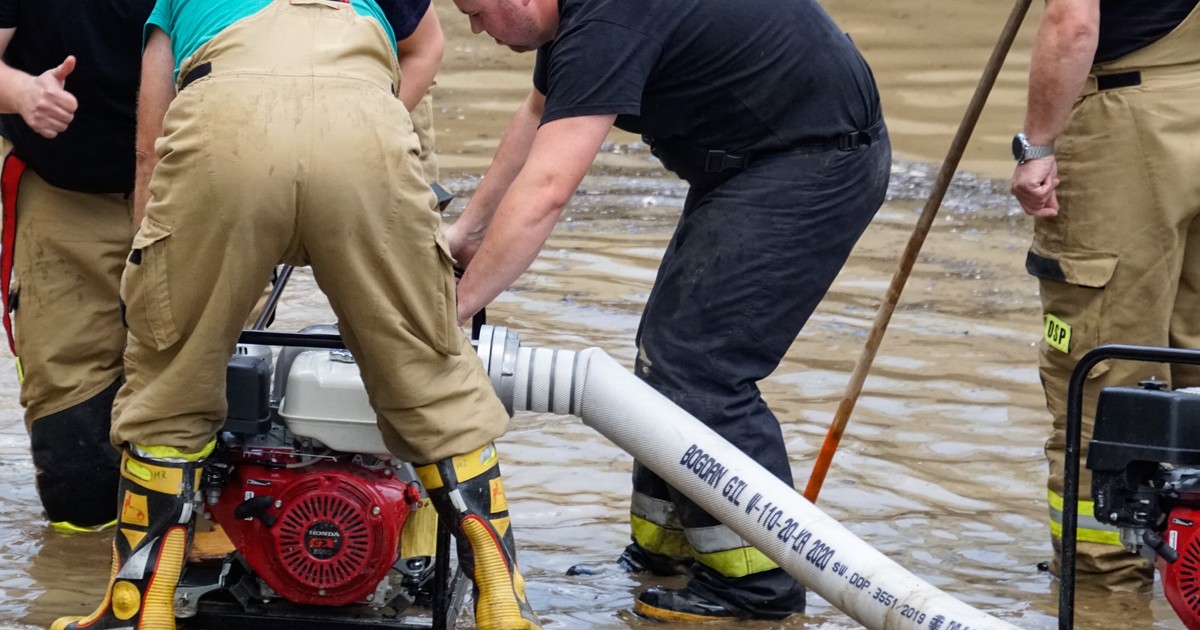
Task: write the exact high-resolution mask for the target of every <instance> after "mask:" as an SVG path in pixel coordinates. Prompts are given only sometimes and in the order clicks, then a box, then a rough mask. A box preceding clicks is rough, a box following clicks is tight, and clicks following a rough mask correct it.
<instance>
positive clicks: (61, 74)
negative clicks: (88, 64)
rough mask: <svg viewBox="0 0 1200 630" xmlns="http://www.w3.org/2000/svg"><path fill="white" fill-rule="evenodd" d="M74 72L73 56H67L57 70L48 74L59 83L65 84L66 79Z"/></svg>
mask: <svg viewBox="0 0 1200 630" xmlns="http://www.w3.org/2000/svg"><path fill="white" fill-rule="evenodd" d="M74 70H75V55H67V58H66V59H64V60H63V62H62V63H61V64H59V65H58V67H57V68H55V69H53V70H51V71H50V74H51V75H52V76H53V77H54V78H55V79H58V81H59V82H60V83H63V82H66V80H67V77H68V76H70V74H71V73H72V72H73V71H74Z"/></svg>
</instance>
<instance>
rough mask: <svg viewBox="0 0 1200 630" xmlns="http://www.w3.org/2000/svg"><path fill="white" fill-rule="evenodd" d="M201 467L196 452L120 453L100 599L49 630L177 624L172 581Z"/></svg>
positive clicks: (150, 629)
mask: <svg viewBox="0 0 1200 630" xmlns="http://www.w3.org/2000/svg"><path fill="white" fill-rule="evenodd" d="M207 450H208V449H206V452H205V453H203V454H202V455H206V454H207ZM202 466H203V459H202V458H200V457H198V458H197V460H196V461H164V460H160V459H156V458H152V457H148V456H145V455H139V454H136V453H134V452H131V451H129V450H126V451H125V452H124V454H123V456H122V458H121V481H120V486H119V496H120V503H119V504H118V507H117V513H118V522H117V529H116V532H115V534H114V537H113V564H112V571H111V573H110V576H109V582H108V589H107V590H106V592H105V594H104V600H103V601H102V602H101V603H100V607H99V608H97V609H96V611H95V612H93V613H92V614H91V615H89V616H88V617H86V618H82V619H81V618H79V617H64V618H61V619H59V620H57V621H55V622H54V623H53V624H52V625H51V626H50V628H51V630H75V629H85V628H86V629H96V630H108V629H115V628H142V629H143V630H173V629H174V628H175V608H174V599H175V586H176V583H177V582H178V581H179V574H180V572H181V571H182V570H183V563H184V558H185V557H186V554H187V548H188V544H189V543H190V540H191V537H192V531H193V530H192V528H193V518H192V514H193V509H192V502H193V501H194V499H195V495H196V489H197V487H198V486H199V483H200V474H201V470H202Z"/></svg>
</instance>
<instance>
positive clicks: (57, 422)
mask: <svg viewBox="0 0 1200 630" xmlns="http://www.w3.org/2000/svg"><path fill="white" fill-rule="evenodd" d="M153 5H154V2H153V0H0V53H2V54H3V56H4V62H3V63H0V112H4V113H5V115H3V116H0V123H2V124H3V133H4V135H5V137H6V138H7V139H8V141H11V149H12V150H11V151H9V150H8V149H9V147H5V148H4V152H3V153H4V154H5V156H6V157H5V161H4V170H3V175H2V178H0V192H2V193H3V206H4V217H5V220H4V228H3V244H2V245H0V252H2V255H0V295H2V296H3V299H4V302H5V307H6V308H5V312H4V323H5V325H6V328H8V330H9V334H10V336H9V338H8V345H10V348H11V349H12V351H13V354H14V355H16V357H17V376H18V378H19V379H20V381H21V405H22V406H23V407H24V408H25V426H26V428H27V430H28V431H29V437H30V446H31V451H32V456H33V464H34V468H35V471H36V473H35V478H34V479H35V481H36V484H37V491H38V496H39V498H40V499H41V502H42V507H43V509H44V510H45V512H46V516H47V518H48V519H49V520H50V522H51V524H52V525H54V526H55V527H56V528H57V529H65V530H79V529H98V528H101V527H104V526H105V525H108V524H111V523H112V521H113V519H115V518H116V512H115V510H114V506H113V503H112V495H113V493H114V492H115V491H116V488H117V479H118V474H117V464H118V462H119V459H120V455H119V453H118V452H117V451H116V450H115V449H113V448H112V445H111V444H110V443H109V438H108V434H109V430H110V414H111V409H112V402H113V397H114V396H115V395H116V392H117V388H118V387H119V386H120V382H121V375H122V371H123V369H122V361H121V352H122V349H123V348H124V346H125V327H124V325H123V324H122V323H121V310H120V297H119V293H118V292H119V287H120V280H121V270H122V269H123V268H124V265H125V257H126V256H127V255H128V254H129V244H130V238H131V235H132V233H133V229H132V226H131V224H130V222H131V217H132V214H133V208H132V206H133V204H132V201H131V199H130V194H129V193H130V192H132V190H133V181H134V157H133V153H134V150H133V138H134V116H135V103H136V100H137V96H136V95H137V84H138V67H139V64H140V61H141V47H140V45H139V43H140V33H141V30H142V26H143V24H145V21H146V17H147V16H148V15H149V14H150V9H151V8H152V7H153ZM98 34H103V35H102V36H100V35H98ZM10 281H11V282H10ZM10 318H11V319H10ZM10 322H11V324H12V325H11V326H10Z"/></svg>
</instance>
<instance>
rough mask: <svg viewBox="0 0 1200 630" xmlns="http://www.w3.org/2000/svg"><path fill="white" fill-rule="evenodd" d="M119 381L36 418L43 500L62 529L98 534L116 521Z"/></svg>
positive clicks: (34, 443)
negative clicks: (113, 438)
mask: <svg viewBox="0 0 1200 630" xmlns="http://www.w3.org/2000/svg"><path fill="white" fill-rule="evenodd" d="M120 386H121V382H120V381H119V380H118V381H116V382H114V383H113V384H112V385H109V386H108V387H106V388H105V389H104V390H103V391H101V392H100V393H99V394H96V395H95V396H93V397H91V398H90V399H88V400H86V401H84V402H81V403H79V404H78V405H74V406H72V407H68V408H67V409H63V410H62V411H59V412H55V413H52V414H50V415H48V416H43V417H41V418H38V419H37V420H34V421H33V423H32V424H31V425H30V429H29V443H30V451H31V453H32V455H33V465H34V469H35V471H36V472H35V477H34V479H35V480H36V483H37V491H38V497H40V498H41V500H42V507H43V508H44V509H45V510H46V518H48V519H49V520H50V523H51V524H52V525H54V526H55V527H56V528H58V529H63V530H95V529H100V528H103V527H105V526H107V525H111V524H112V522H113V521H114V520H115V519H116V518H117V510H116V506H115V505H114V504H113V500H112V498H113V496H114V495H115V494H116V493H117V479H118V478H119V477H120V472H119V464H120V462H121V452H120V451H119V450H117V449H116V448H115V447H113V445H112V443H111V442H110V441H109V437H108V431H109V428H110V427H111V425H112V404H113V398H114V397H115V396H116V395H117V390H118V389H120Z"/></svg>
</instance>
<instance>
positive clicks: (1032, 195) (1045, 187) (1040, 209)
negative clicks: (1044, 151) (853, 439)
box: [1009, 155, 1062, 217]
mask: <svg viewBox="0 0 1200 630" xmlns="http://www.w3.org/2000/svg"><path fill="white" fill-rule="evenodd" d="M1061 181H1062V180H1061V179H1059V177H1058V160H1057V159H1055V157H1054V156H1053V155H1051V156H1050V157H1044V158H1038V159H1036V160H1029V161H1028V162H1025V163H1024V164H1018V165H1017V168H1016V169H1015V170H1014V171H1013V177H1012V183H1011V185H1010V187H1009V190H1011V191H1012V194H1013V196H1015V197H1016V198H1017V201H1018V202H1020V203H1021V208H1022V209H1024V210H1025V214H1028V215H1029V216H1032V217H1053V216H1057V215H1058V196H1057V195H1056V194H1055V192H1054V189H1055V188H1057V187H1058V184H1059V183H1060V182H1061Z"/></svg>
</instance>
